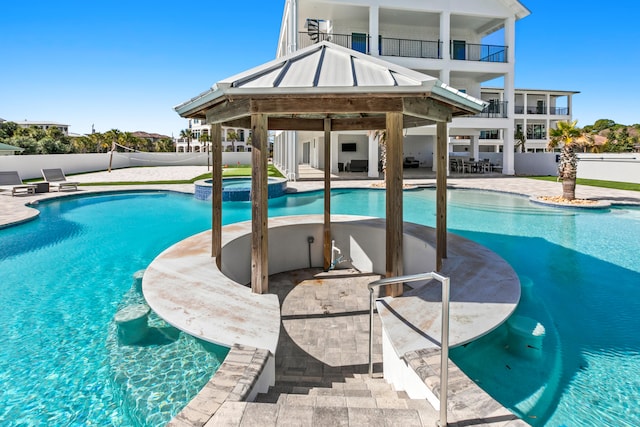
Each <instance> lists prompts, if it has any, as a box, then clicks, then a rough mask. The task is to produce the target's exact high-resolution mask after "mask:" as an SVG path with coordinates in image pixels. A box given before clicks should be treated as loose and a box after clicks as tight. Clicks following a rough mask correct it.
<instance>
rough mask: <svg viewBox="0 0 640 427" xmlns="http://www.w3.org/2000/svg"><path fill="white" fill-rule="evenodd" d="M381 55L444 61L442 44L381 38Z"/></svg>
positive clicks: (429, 41)
mask: <svg viewBox="0 0 640 427" xmlns="http://www.w3.org/2000/svg"><path fill="white" fill-rule="evenodd" d="M379 53H380V55H382V56H400V57H405V58H430V59H442V42H439V41H431V40H407V39H392V38H388V37H380V45H379Z"/></svg>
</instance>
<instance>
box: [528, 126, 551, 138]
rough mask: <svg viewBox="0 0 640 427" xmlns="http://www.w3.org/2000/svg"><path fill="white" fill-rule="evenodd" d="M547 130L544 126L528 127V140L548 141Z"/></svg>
mask: <svg viewBox="0 0 640 427" xmlns="http://www.w3.org/2000/svg"><path fill="white" fill-rule="evenodd" d="M546 138H547V130H546V128H545V125H543V124H531V125H527V139H546Z"/></svg>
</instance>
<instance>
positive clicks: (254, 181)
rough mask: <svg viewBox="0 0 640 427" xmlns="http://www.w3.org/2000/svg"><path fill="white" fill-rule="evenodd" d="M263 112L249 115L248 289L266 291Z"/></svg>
mask: <svg viewBox="0 0 640 427" xmlns="http://www.w3.org/2000/svg"><path fill="white" fill-rule="evenodd" d="M267 127H268V126H267V116H266V114H252V115H251V135H252V139H251V145H252V147H253V148H252V149H251V161H252V168H251V290H252V291H253V292H254V293H257V294H264V293H267V292H268V291H269V262H268V247H269V229H268V226H269V209H268V202H269V198H268V191H269V190H268V182H267V180H268V170H267V168H268V158H269V153H268V143H267V139H268V130H267Z"/></svg>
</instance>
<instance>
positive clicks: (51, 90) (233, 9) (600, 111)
mask: <svg viewBox="0 0 640 427" xmlns="http://www.w3.org/2000/svg"><path fill="white" fill-rule="evenodd" d="M523 4H524V5H525V6H526V7H527V8H528V9H529V10H531V12H532V13H531V15H530V16H529V17H527V18H525V19H523V20H521V21H519V22H518V23H517V27H516V37H517V39H516V61H517V62H516V87H518V88H536V89H559V90H576V91H580V92H581V93H580V94H578V95H576V96H575V97H574V103H573V106H574V115H573V116H574V118H575V119H578V120H579V123H578V124H579V126H584V125H587V124H592V123H593V122H594V121H595V120H597V119H599V118H609V119H612V120H614V121H616V122H618V123H623V124H634V123H640V108H638V106H637V102H638V95H639V92H640V90H639V89H638V84H637V77H636V76H637V75H638V70H640V47H638V46H639V45H638V44H637V43H638V41H639V40H640V30H639V27H640V21H638V18H637V16H638V15H637V10H638V6H637V5H636V2H635V1H631V0H622V1H618V2H614V3H612V4H611V5H612V7H609V8H608V7H606V6H603V4H602V3H599V2H598V3H596V2H594V1H582V2H579V4H580V5H579V7H578V6H577V4H576V2H573V1H557V0H556V1H551V0H524V1H523ZM283 5H284V0H268V1H257V0H236V1H233V2H231V1H215V2H214V1H201V0H193V1H190V2H162V1H160V2H158V1H154V2H151V1H147V0H142V1H138V0H134V1H121V0H112V1H106V0H96V1H91V2H86V1H75V0H60V1H55V2H54V1H50V0H49V1H42V0H35V1H29V2H25V1H17V0H8V1H6V2H3V4H2V6H0V12H1V13H2V19H1V23H0V46H2V49H1V50H0V117H2V118H3V119H6V120H14V121H20V120H25V119H27V120H51V121H56V122H61V123H66V124H69V125H70V126H71V128H70V130H71V132H74V133H88V132H90V131H91V126H92V125H94V126H95V130H96V131H98V132H104V131H107V130H109V129H112V128H116V129H120V130H122V131H136V130H144V131H148V132H158V133H163V134H165V135H171V134H175V135H177V134H178V133H179V131H180V129H184V128H185V127H186V120H184V119H181V118H180V117H179V116H178V115H177V114H176V113H175V112H174V111H173V107H174V106H175V105H177V104H179V103H181V102H183V101H185V100H187V99H189V98H191V97H193V96H195V95H197V94H199V93H200V92H203V91H205V90H207V89H208V88H209V87H211V85H212V84H214V83H215V82H216V81H218V80H221V79H223V78H225V77H229V76H231V75H233V74H236V73H238V72H241V71H244V70H246V69H248V68H251V67H254V66H257V65H260V64H262V63H264V62H266V61H269V60H271V59H273V58H274V57H275V53H276V43H277V39H278V34H279V30H280V23H281V17H282V9H283Z"/></svg>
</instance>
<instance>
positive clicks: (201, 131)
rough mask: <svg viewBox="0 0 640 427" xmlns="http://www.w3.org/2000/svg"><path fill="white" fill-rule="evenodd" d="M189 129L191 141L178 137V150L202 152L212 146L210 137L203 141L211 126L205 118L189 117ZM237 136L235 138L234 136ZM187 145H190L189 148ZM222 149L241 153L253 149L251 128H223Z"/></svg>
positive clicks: (179, 151) (178, 151)
mask: <svg viewBox="0 0 640 427" xmlns="http://www.w3.org/2000/svg"><path fill="white" fill-rule="evenodd" d="M188 120H189V122H188V127H187V128H188V129H191V141H189V142H187V140H186V139H183V138H179V139H176V152H177V153H181V152H182V153H186V152H187V151H190V152H194V153H200V152H205V151H207V150H208V148H207V146H208V147H209V148H211V143H210V142H209V139H208V138H206V139H205V141H201V139H202V136H203V135H209V131H210V128H211V126H210V125H207V124H206V122H205V120H200V119H188ZM234 137H235V138H234ZM187 146H188V147H189V148H188V150H187ZM222 151H225V152H231V151H235V152H236V153H241V152H245V151H251V129H243V128H229V127H223V128H222Z"/></svg>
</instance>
